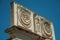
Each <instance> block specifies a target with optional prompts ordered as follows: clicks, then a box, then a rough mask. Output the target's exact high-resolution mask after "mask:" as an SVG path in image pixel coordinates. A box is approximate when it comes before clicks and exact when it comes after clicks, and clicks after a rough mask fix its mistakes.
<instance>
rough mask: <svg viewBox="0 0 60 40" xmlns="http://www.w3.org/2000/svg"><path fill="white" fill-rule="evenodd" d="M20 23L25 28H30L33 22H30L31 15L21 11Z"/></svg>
mask: <svg viewBox="0 0 60 40" xmlns="http://www.w3.org/2000/svg"><path fill="white" fill-rule="evenodd" d="M19 21H20V23H21V24H22V25H23V26H24V27H27V28H28V27H30V24H31V20H30V13H29V12H28V11H25V10H21V12H20V14H19Z"/></svg>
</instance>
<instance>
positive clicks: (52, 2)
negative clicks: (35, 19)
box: [0, 0, 60, 40]
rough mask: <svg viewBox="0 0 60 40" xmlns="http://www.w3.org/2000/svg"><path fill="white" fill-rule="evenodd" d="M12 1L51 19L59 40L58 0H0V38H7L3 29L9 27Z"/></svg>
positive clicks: (59, 0)
mask: <svg viewBox="0 0 60 40" xmlns="http://www.w3.org/2000/svg"><path fill="white" fill-rule="evenodd" d="M12 1H15V2H17V3H20V4H22V5H23V6H25V7H27V8H28V9H30V10H32V11H34V12H36V13H37V14H39V15H41V16H44V17H45V18H47V19H49V20H51V21H52V22H53V23H54V28H55V36H56V40H60V0H0V40H6V39H7V38H9V35H8V34H7V33H5V32H4V30H5V29H6V28H9V27H10V2H12Z"/></svg>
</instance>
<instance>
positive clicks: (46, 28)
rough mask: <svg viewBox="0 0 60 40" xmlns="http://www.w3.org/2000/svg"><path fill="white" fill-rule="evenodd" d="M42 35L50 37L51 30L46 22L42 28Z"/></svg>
mask: <svg viewBox="0 0 60 40" xmlns="http://www.w3.org/2000/svg"><path fill="white" fill-rule="evenodd" d="M42 34H43V36H45V37H47V38H51V37H52V29H51V26H50V24H49V23H48V22H44V24H43V26H42Z"/></svg>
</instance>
